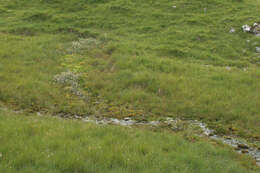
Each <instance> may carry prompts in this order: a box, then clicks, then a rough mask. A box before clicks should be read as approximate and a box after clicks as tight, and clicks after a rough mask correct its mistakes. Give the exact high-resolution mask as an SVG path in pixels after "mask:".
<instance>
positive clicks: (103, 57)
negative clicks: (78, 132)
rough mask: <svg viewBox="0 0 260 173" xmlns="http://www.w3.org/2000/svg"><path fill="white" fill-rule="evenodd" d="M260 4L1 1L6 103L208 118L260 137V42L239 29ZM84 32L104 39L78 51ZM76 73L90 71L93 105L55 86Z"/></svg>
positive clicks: (1, 82)
mask: <svg viewBox="0 0 260 173" xmlns="http://www.w3.org/2000/svg"><path fill="white" fill-rule="evenodd" d="M173 5H176V6H177V8H172V6H173ZM205 8H206V12H205V10H204V9H205ZM259 8H260V1H259V0H226V1H223V0H211V1H209V0H200V1H199V0H194V1H188V0H183V1H169V0H157V1H155V0H138V1H137V0H128V1H124V0H54V1H50V0H41V1H40V0H23V1H21V0H12V1H10V0H1V1H0V32H1V34H0V45H1V49H0V62H1V63H0V101H2V102H4V103H5V104H6V105H8V106H9V107H12V108H15V109H25V110H28V111H31V112H35V111H44V112H49V113H53V114H56V113H60V112H63V113H64V112H65V113H76V114H80V115H97V116H117V117H123V116H136V117H141V118H155V117H161V116H172V117H180V118H190V119H201V120H203V121H205V122H207V123H209V125H210V126H211V127H213V128H215V129H216V130H217V131H218V132H219V133H231V132H230V130H229V129H232V133H234V134H235V135H239V136H242V137H247V138H253V139H256V140H259V139H260V136H259V134H260V124H259V123H260V94H259V93H260V92H259V91H260V80H259V78H260V70H259V65H260V61H259V58H257V56H258V55H257V54H256V53H255V47H256V46H259V45H260V42H259V41H260V38H259V37H258V38H257V37H254V36H253V35H251V34H247V33H243V32H242V31H241V29H240V28H241V26H242V25H243V24H246V23H247V24H252V23H253V22H257V21H258V20H259ZM231 27H234V28H235V29H236V32H235V33H232V34H231V33H229V30H230V28H231ZM82 38H84V39H91V40H93V39H94V40H96V41H94V42H91V41H90V42H88V43H85V42H84V45H83V47H80V48H79V47H76V48H75V47H74V48H73V45H72V42H75V41H76V42H77V41H78V40H79V39H82ZM247 40H250V42H249V43H248V42H247ZM227 66H228V67H231V70H227V68H226V67H227ZM244 69H246V71H245V70H244ZM67 70H71V71H75V72H81V73H82V76H81V79H80V81H79V82H80V84H81V89H82V90H84V92H85V93H86V94H88V95H89V101H88V102H84V101H83V100H81V99H80V98H77V97H76V96H74V95H72V94H71V93H70V92H68V91H67V90H63V88H64V87H63V86H59V85H57V84H55V83H53V82H52V79H53V76H54V75H56V74H59V73H60V72H62V71H67ZM67 87H68V86H66V87H65V89H66V88H67ZM234 129H236V130H235V131H233V130H234Z"/></svg>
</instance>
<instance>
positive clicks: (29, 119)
mask: <svg viewBox="0 0 260 173" xmlns="http://www.w3.org/2000/svg"><path fill="white" fill-rule="evenodd" d="M0 131H1V133H0V172H5V173H17V172H24V173H35V172H37V173H46V172H48V173H49V172H50V173H59V172H60V173H67V172H68V173H72V172H82V173H83V172H84V173H92V172H100V173H103V172H106V173H109V172H111V173H112V172H113V173H117V172H118V173H122V172H124V173H128V172H129V173H130V172H131V173H137V172H140V173H148V172H149V173H151V172H154V173H155V172H182V173H185V172H187V173H192V172H194V173H197V172H201V173H203V172H205V173H206V172H212V173H214V172H236V173H249V172H252V173H253V172H257V171H258V170H259V169H258V168H255V167H253V165H252V161H251V160H250V159H249V158H246V157H245V156H243V157H242V156H239V155H238V154H236V153H234V152H233V151H232V150H231V149H229V148H226V147H224V146H222V145H220V144H217V143H209V142H208V141H207V140H188V139H185V138H183V137H182V136H181V135H180V134H175V135H172V134H171V133H169V132H166V131H161V132H152V131H150V130H148V129H142V130H141V129H135V128H124V127H117V126H97V125H94V124H90V123H84V122H80V121H76V120H63V119H59V118H53V117H50V116H42V117H39V116H36V115H30V116H28V115H27V116H25V115H23V114H14V113H12V112H8V111H2V110H1V111H0Z"/></svg>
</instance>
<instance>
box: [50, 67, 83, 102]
mask: <svg viewBox="0 0 260 173" xmlns="http://www.w3.org/2000/svg"><path fill="white" fill-rule="evenodd" d="M79 77H80V75H79V74H76V73H73V72H71V71H67V72H62V73H61V74H57V75H55V76H54V82H56V83H59V84H61V85H63V86H68V87H66V88H67V89H69V90H70V91H71V92H72V93H73V94H74V95H76V96H79V97H82V98H85V96H84V95H83V93H82V91H81V90H80V88H79V82H78V81H79Z"/></svg>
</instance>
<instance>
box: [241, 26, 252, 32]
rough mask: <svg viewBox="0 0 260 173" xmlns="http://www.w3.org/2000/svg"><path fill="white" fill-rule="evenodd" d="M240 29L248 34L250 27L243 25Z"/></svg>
mask: <svg viewBox="0 0 260 173" xmlns="http://www.w3.org/2000/svg"><path fill="white" fill-rule="evenodd" d="M242 29H243V31H244V32H250V30H251V27H250V26H249V25H243V26H242Z"/></svg>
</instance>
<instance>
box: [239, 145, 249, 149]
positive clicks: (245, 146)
mask: <svg viewBox="0 0 260 173" xmlns="http://www.w3.org/2000/svg"><path fill="white" fill-rule="evenodd" d="M237 148H241V149H249V147H248V146H247V145H246V144H237Z"/></svg>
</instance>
